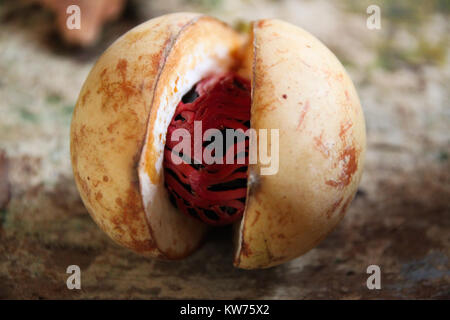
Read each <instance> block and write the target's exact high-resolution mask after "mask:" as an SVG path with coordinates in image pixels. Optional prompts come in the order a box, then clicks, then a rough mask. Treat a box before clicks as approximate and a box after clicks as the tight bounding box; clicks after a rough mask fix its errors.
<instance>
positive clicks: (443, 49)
mask: <svg viewBox="0 0 450 320" xmlns="http://www.w3.org/2000/svg"><path fill="white" fill-rule="evenodd" d="M69 4H79V5H80V7H81V27H82V29H81V31H80V32H78V33H77V31H74V32H70V30H68V29H67V28H65V22H66V19H67V17H68V14H67V13H66V8H67V6H68V5H69ZM372 4H375V5H378V6H379V7H380V9H381V29H379V30H377V29H375V30H370V29H368V28H367V25H366V21H367V18H368V17H369V14H367V12H366V10H367V7H368V6H369V5H372ZM175 11H198V12H204V13H207V14H210V15H213V16H216V17H218V18H220V19H222V20H224V21H226V22H228V23H229V24H231V25H232V26H233V27H235V28H236V29H238V30H240V31H245V30H247V29H248V22H249V21H251V20H254V19H259V18H273V17H275V18H281V19H284V20H286V21H289V22H291V23H294V24H296V25H298V26H301V27H302V28H304V29H306V30H308V31H309V32H311V33H312V34H314V35H315V36H316V37H318V38H319V39H320V40H321V41H322V42H324V43H325V44H326V45H327V46H328V47H329V48H330V49H331V50H332V51H333V52H334V53H335V54H336V55H337V57H338V58H339V59H340V60H341V62H342V63H343V64H344V66H345V67H346V69H347V70H348V72H349V74H350V76H351V78H352V79H353V81H354V83H355V86H356V88H357V91H358V93H359V96H360V99H361V103H362V106H363V109H364V114H365V117H366V122H367V134H368V137H367V138H368V151H367V159H366V167H365V172H364V176H363V179H362V183H361V185H360V189H359V191H358V194H357V197H356V198H355V200H354V201H353V203H352V205H351V207H350V209H349V212H348V213H347V216H346V217H345V219H344V220H343V221H342V223H341V224H340V225H339V226H338V228H337V229H336V230H335V231H334V232H333V233H332V234H331V235H330V236H329V237H328V238H327V239H326V240H325V241H323V242H322V243H321V244H320V246H319V247H318V248H316V249H314V250H312V251H311V252H309V253H308V254H306V255H305V256H303V257H302V258H300V259H297V260H295V261H292V262H290V263H287V264H285V265H282V266H279V267H276V268H272V269H268V270H258V271H250V272H249V271H243V270H237V269H234V268H233V267H232V248H231V244H230V242H231V241H230V240H229V230H228V229H226V228H225V229H219V231H218V232H216V233H215V235H212V236H210V238H209V239H208V242H207V244H205V245H204V246H203V247H202V248H201V249H200V250H199V251H198V252H197V253H195V254H194V255H193V256H191V257H190V258H188V259H187V260H184V261H180V262H162V261H155V260H148V259H145V258H142V257H140V256H137V255H135V254H133V253H131V252H129V251H127V250H125V249H122V248H120V247H118V246H117V245H115V244H114V243H112V241H111V240H109V239H108V238H107V237H106V236H105V235H104V234H103V232H101V231H100V229H99V228H98V227H97V226H96V225H95V224H94V222H93V221H92V220H91V218H90V217H89V215H88V214H87V211H86V210H85V209H84V206H83V204H82V202H81V200H80V198H79V196H78V193H77V191H76V188H75V184H74V181H73V177H72V171H71V165H70V159H69V126H70V120H71V115H72V111H73V108H74V105H75V103H76V100H77V96H78V93H79V90H80V88H81V85H82V84H83V81H84V79H85V78H86V76H87V74H88V72H89V70H90V68H91V67H92V66H93V64H94V63H95V61H96V59H97V58H98V56H99V55H100V54H101V53H102V52H103V51H104V50H105V49H106V48H107V47H108V46H109V45H110V44H111V43H112V42H113V41H114V40H115V39H117V38H118V37H119V36H120V35H121V34H123V33H124V32H126V31H127V30H129V29H130V28H132V27H133V26H136V25H137V24H139V23H141V22H143V21H145V20H147V19H150V18H152V17H156V16H159V15H161V14H165V13H169V12H175ZM449 14H450V1H448V0H430V1H421V2H413V1H405V0H399V1H394V0H379V1H375V0H372V1H366V0H363V1H356V0H354V1H322V0H320V1H299V0H278V1H276V0H261V1H256V0H242V1H238V0H227V1H225V0H162V1H160V0H153V1H144V0H129V1H125V0H123V1H122V0H114V1H109V0H94V1H76V0H73V1H65V0H53V1H52V0H39V1H26V0H20V1H19V0H15V1H13V0H11V1H8V0H0V298H3V299H4V298H10V299H23V298H31V299H49V298H62V299H80V298H148V299H152V298H163V299H166V298H219V299H225V298H228V299H234V298H250V299H264V298H267V299H269V298H275V299H276V298H284V299H312V298H319V299H326V298H331V299H359V298H364V299H372V298H388V299H396V298H400V299H404V298H433V299H449V298H450V271H449V270H450V268H449V265H450V264H449V257H450V246H449V243H450V159H449V155H450V90H449V87H450V67H449V34H450V32H449V31H450V24H449ZM71 264H77V265H79V266H80V267H81V271H82V290H72V291H71V290H68V289H67V287H66V279H67V276H68V275H67V274H66V268H67V266H68V265H71ZM370 264H376V265H379V266H380V267H381V271H382V280H381V281H382V282H381V283H382V289H381V290H368V289H367V287H366V279H367V277H368V275H367V274H366V268H367V266H369V265H370Z"/></svg>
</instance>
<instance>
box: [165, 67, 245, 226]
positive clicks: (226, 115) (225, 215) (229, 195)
mask: <svg viewBox="0 0 450 320" xmlns="http://www.w3.org/2000/svg"><path fill="white" fill-rule="evenodd" d="M250 105H251V96H250V82H249V81H248V80H245V79H243V78H241V77H240V76H238V75H237V74H234V73H232V72H229V73H225V74H216V75H212V76H209V77H206V78H204V79H203V80H201V81H200V82H198V83H197V84H196V85H195V86H194V87H193V88H192V89H191V90H190V91H189V92H187V93H186V94H185V95H184V96H183V98H182V99H181V101H180V103H179V104H178V106H177V108H176V111H175V114H174V116H173V118H172V120H171V122H170V125H169V127H168V129H167V135H166V145H165V150H164V162H163V166H164V179H165V186H166V188H167V190H168V192H169V198H170V201H171V202H172V204H173V205H174V206H175V207H178V208H179V209H180V210H181V211H182V212H183V213H184V214H187V215H189V216H191V217H194V218H197V219H200V220H201V221H203V222H205V223H207V224H210V225H215V226H220V225H226V224H230V223H232V222H234V221H236V220H237V219H239V218H240V217H241V216H242V214H243V212H244V207H245V198H246V194H247V167H248V149H249V140H248V138H247V137H244V136H243V135H240V136H238V137H236V138H235V137H233V141H228V139H226V134H225V132H226V129H233V130H237V129H241V130H243V131H244V132H245V131H246V130H247V129H248V128H249V127H250ZM194 121H201V124H202V130H203V132H206V131H207V130H208V129H218V130H220V132H221V134H222V141H223V150H222V153H221V154H219V155H216V154H215V152H216V151H217V149H214V150H213V151H211V150H212V149H210V150H209V151H211V155H212V156H214V157H215V158H216V159H217V158H221V159H222V163H212V164H207V163H205V162H204V161H203V160H201V159H200V161H199V163H197V161H198V160H199V159H195V163H192V162H193V161H191V159H192V158H191V157H190V155H184V154H181V153H177V152H175V151H174V150H173V148H174V147H175V146H176V145H177V144H178V143H179V142H178V141H172V135H173V134H174V132H175V130H177V129H185V130H187V131H188V132H189V134H190V137H194ZM203 132H202V134H203ZM212 138H214V140H213V139H212ZM212 138H211V139H210V140H212V141H204V140H202V148H201V151H202V155H203V152H204V151H205V149H208V148H210V147H211V146H212V144H213V142H216V141H215V139H216V138H215V137H214V136H213V137H212ZM190 144H191V150H194V139H191V141H190ZM242 144H244V145H245V154H244V153H242V152H241V153H238V150H239V147H238V145H239V146H241V147H242ZM219 151H220V150H219ZM229 152H234V155H235V156H234V161H233V163H231V164H229V163H227V161H226V155H227V153H229ZM192 153H193V151H192ZM243 156H244V157H245V162H244V163H237V162H239V161H237V159H238V158H241V159H242V157H243ZM173 157H179V158H181V159H183V161H182V162H181V163H180V164H175V163H174V161H173Z"/></svg>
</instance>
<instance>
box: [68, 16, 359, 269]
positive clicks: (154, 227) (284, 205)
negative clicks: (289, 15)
mask: <svg viewBox="0 0 450 320" xmlns="http://www.w3.org/2000/svg"><path fill="white" fill-rule="evenodd" d="M230 72H231V73H232V77H234V78H233V79H235V78H239V79H244V80H241V81H238V82H237V83H235V84H234V85H235V86H238V87H243V88H245V84H244V85H243V84H242V83H244V82H245V81H248V83H249V87H248V89H249V90H250V92H249V97H250V101H249V105H248V108H249V116H250V120H249V123H248V122H245V119H244V118H242V117H238V119H237V120H236V119H231V120H230V119H226V121H232V120H233V121H235V122H233V123H235V124H236V126H237V127H240V126H241V124H244V123H245V124H246V125H249V127H251V128H252V129H255V130H256V132H260V131H259V130H260V129H266V130H269V131H270V130H271V129H274V130H275V129H276V130H278V131H277V132H278V140H277V141H276V143H277V148H275V149H278V150H277V151H278V152H277V154H278V159H279V163H278V170H277V172H276V173H274V174H268V175H267V174H266V175H265V174H261V170H262V169H264V167H265V166H266V165H265V164H264V163H262V162H260V161H257V162H256V163H248V162H246V165H245V168H247V170H245V168H244V170H242V166H241V167H240V169H239V172H241V173H243V174H240V175H239V177H240V179H241V181H242V178H243V177H244V178H246V180H245V181H246V184H245V185H244V186H243V185H242V184H241V185H239V188H241V189H239V190H240V191H239V192H236V193H233V192H232V193H226V194H225V193H223V192H222V193H218V194H217V196H216V197H213V198H214V199H215V200H214V201H216V202H214V201H209V200H211V199H208V196H206V200H205V199H204V198H201V199H199V197H201V196H202V195H201V194H200V193H201V192H203V193H204V189H205V188H203V187H204V185H203V182H198V181H206V180H202V179H203V178H202V176H201V175H199V174H200V173H201V174H204V173H203V172H200V173H199V171H198V170H199V169H198V168H196V170H197V171H196V172H192V175H195V176H196V177H197V176H198V177H200V178H198V179H197V180H195V181H197V182H196V183H197V185H196V186H195V187H196V188H198V190H203V191H201V192H200V191H198V192H193V191H192V190H193V189H195V188H194V186H193V185H192V186H189V183H186V182H185V181H184V182H183V183H182V184H181V185H182V186H185V185H186V184H188V186H185V187H186V188H187V189H189V190H190V195H189V197H190V199H186V198H187V197H188V195H187V194H185V196H182V195H179V193H184V192H185V190H183V189H182V188H180V186H175V184H176V183H179V182H180V181H173V182H169V180H170V179H171V178H169V177H167V168H168V167H169V166H171V165H172V164H171V163H170V161H169V162H168V161H166V157H167V146H168V144H167V142H166V139H167V137H168V136H169V135H170V132H169V133H168V128H169V126H171V125H175V124H176V123H178V124H180V126H182V125H184V124H181V123H179V122H176V121H183V120H185V119H184V118H183V117H181V118H177V119H175V117H174V115H175V113H176V111H177V110H180V114H183V113H182V112H185V111H186V110H185V109H186V108H187V109H189V110H188V111H189V112H194V113H193V114H195V112H196V110H200V109H195V108H194V102H189V101H188V102H186V103H187V104H188V103H191V104H192V105H189V106H187V107H186V106H183V103H184V102H183V101H182V99H183V98H184V97H186V94H188V93H190V92H191V93H192V90H193V88H194V89H195V88H196V86H202V83H203V82H204V81H206V80H205V79H208V77H210V76H211V75H227V74H229V73H230ZM223 77H226V76H223ZM241 82H242V83H241ZM230 83H231V82H230ZM214 85H215V84H214ZM223 85H226V83H225V84H223ZM230 86H232V85H230ZM250 86H251V87H250ZM205 87H207V86H205ZM208 90H209V89H205V95H206V96H205V98H204V99H211V101H213V100H214V99H213V98H214V95H213V94H212V93H210V92H209V91H208ZM211 90H212V89H211ZM217 90H218V91H220V90H221V89H220V88H219V89H217ZM227 90H228V89H227ZM222 91H223V90H222ZM235 91H236V90H234V89H233V87H230V89H229V92H230V93H229V95H230V97H231V96H232V95H235V94H234V93H232V92H235ZM227 92H228V91H227ZM208 97H209V98H208ZM202 99H203V98H202ZM223 99H224V100H228V96H226V95H225V96H224V98H223ZM230 99H232V98H230ZM216 100H217V99H216ZM214 101H215V100H214ZM230 101H231V100H230ZM215 103H216V104H217V103H221V101H220V100H219V101H218V102H217V101H216V102H215ZM223 104H224V107H223V108H226V106H225V105H226V103H225V102H224V103H223ZM199 105H200V104H199ZM228 105H232V103H228ZM199 108H200V107H199ZM216 109H217V108H216ZM216 109H215V108H213V105H212V104H208V105H207V107H204V110H206V111H207V112H209V113H210V116H215V112H216V111H214V110H216ZM177 112H178V111H177ZM177 114H178V113H177ZM180 119H181V120H180ZM202 119H209V118H208V117H206V118H205V117H203V118H202ZM221 121H222V120H217V121H216V122H214V123H217V126H223V123H222V122H221ZM236 121H237V122H236ZM214 123H213V124H214ZM186 125H187V124H186ZM219 129H220V128H219ZM259 138H260V137H258V139H259ZM365 139H366V137H365V123H364V116H363V112H362V109H361V106H360V102H359V99H358V96H357V93H356V90H355V88H354V86H353V83H352V81H351V80H350V78H349V76H348V75H347V73H346V72H345V70H344V68H343V66H342V65H341V64H340V62H339V61H338V60H337V58H336V57H335V56H334V55H333V54H332V53H331V51H329V50H328V49H327V48H326V47H325V46H324V45H323V44H322V43H321V42H320V41H319V40H317V39H316V38H315V37H313V36H312V35H311V34H309V33H307V32H306V31H304V30H302V29H300V28H298V27H296V26H294V25H291V24H289V23H286V22H283V21H280V20H274V19H267V20H260V21H256V22H254V23H252V28H251V31H250V34H249V35H241V34H238V33H237V32H236V31H234V30H233V29H232V28H230V27H229V26H227V25H226V24H224V23H222V22H220V21H218V20H217V19H215V18H212V17H208V16H204V15H201V14H195V13H175V14H169V15H165V16H161V17H158V18H155V19H152V20H150V21H147V22H145V23H143V24H141V25H139V26H137V27H136V28H134V29H132V30H130V31H129V32H127V33H126V34H125V35H123V36H122V37H120V38H119V39H118V40H117V41H116V42H115V43H113V44H112V45H111V47H110V48H108V49H107V50H106V51H105V53H104V54H103V55H102V56H101V57H100V59H99V60H98V61H97V63H96V64H95V66H94V67H93V69H92V71H91V72H90V74H89V76H88V78H87V80H86V82H85V84H84V85H83V88H82V90H81V92H80V96H79V99H78V102H77V105H76V107H75V111H74V114H73V119H72V125H71V159H72V165H73V172H74V176H75V181H76V184H77V187H78V190H79V192H80V195H81V198H82V200H83V202H84V204H85V206H86V208H87V210H88V211H89V213H90V214H91V216H92V217H93V219H94V220H95V222H96V223H97V224H98V225H99V226H100V227H101V228H102V229H103V230H104V231H105V232H106V233H107V234H108V235H109V236H110V237H111V238H112V239H113V240H114V241H116V242H117V243H119V244H121V245H123V246H125V247H127V248H129V249H131V250H133V251H135V252H137V253H140V254H144V255H147V256H150V257H156V258H162V259H181V258H184V257H186V256H188V255H189V254H191V253H192V252H193V251H194V250H195V249H196V248H197V247H198V246H199V245H200V244H201V242H202V241H203V239H204V236H205V234H206V233H207V232H208V231H209V230H211V228H213V227H211V226H210V225H208V224H207V223H204V222H203V221H202V220H208V219H206V218H203V219H202V218H201V217H200V218H194V217H192V216H189V214H186V212H185V213H183V212H182V211H183V210H184V211H188V209H194V210H195V211H196V212H197V213H199V212H200V215H201V216H202V217H206V216H207V215H203V214H204V213H205V212H206V211H204V210H209V209H207V208H206V207H205V206H211V208H214V209H212V211H213V212H215V214H217V215H218V216H219V217H218V219H219V221H220V222H221V221H225V220H227V216H226V214H228V213H229V214H230V215H232V214H234V213H235V212H236V211H234V209H236V208H234V207H233V204H235V205H236V207H237V209H239V208H241V209H242V210H241V212H240V213H239V214H241V215H242V217H239V218H238V219H230V220H229V222H233V221H234V245H235V255H234V265H235V266H236V267H239V268H244V269H255V268H266V267H271V266H275V265H278V264H281V263H283V262H286V261H289V260H291V259H294V258H296V257H298V256H300V255H302V254H304V253H305V252H307V251H308V250H310V249H311V248H313V247H315V246H316V245H317V244H318V243H319V242H320V241H321V240H323V239H324V238H325V237H326V235H327V234H329V233H330V232H331V231H332V230H333V229H334V227H335V226H336V225H337V223H338V222H339V221H340V220H341V219H342V217H343V216H344V214H345V212H346V210H347V209H348V206H349V204H350V202H351V201H352V199H353V197H354V195H355V193H356V190H357V186H358V183H359V181H360V178H361V174H362V169H363V165H364V155H365V148H366V141H365ZM269 141H271V140H270V139H269ZM269 150H270V146H269ZM165 154H166V155H165ZM188 169H189V168H188ZM202 169H203V168H202ZM220 169H221V167H220V165H219V167H217V170H220ZM186 170H187V169H186V168H185V169H183V170H179V172H178V178H180V177H182V178H184V179H186V181H188V182H189V181H193V180H192V179H191V180H190V176H189V174H187V173H186ZM214 172H215V171H214ZM220 176H221V177H222V176H223V175H220ZM214 179H215V178H214ZM233 179H234V178H233ZM175 180H176V179H175ZM208 181H209V180H208ZM168 182H169V183H168ZM211 183H214V181H213V182H211ZM192 184H193V183H192ZM243 187H244V188H245V189H244V192H242V191H243V190H242V188H243ZM186 188H185V189H186ZM227 190H228V189H227ZM222 191H223V190H222ZM206 194H207V195H208V194H210V193H206ZM230 194H231V195H230ZM171 195H172V199H171ZM174 195H175V198H176V199H175V202H174V201H173V196H174ZM191 195H192V196H191ZM242 195H245V197H244V198H242V197H241V196H242ZM177 196H179V197H178V198H177ZM223 197H226V198H227V199H228V200H229V201H230V202H229V203H228V204H229V205H228V206H224V205H220V203H222V202H221V201H222V198H223ZM171 200H172V202H171ZM207 200H208V201H207ZM238 200H239V201H241V202H242V203H243V205H242V206H240V205H239V203H238V202H236V201H238ZM174 204H175V205H174ZM177 204H178V205H177ZM222 204H223V203H222ZM183 205H184V206H185V208H184V209H183V210H180V208H179V207H180V206H183ZM177 207H178V208H177ZM229 207H231V209H229ZM223 208H226V209H223ZM237 209H236V210H237ZM220 210H222V211H220ZM206 213H210V214H211V215H210V216H209V217H213V218H214V219H215V218H216V216H214V214H213V213H211V212H206ZM214 219H213V220H214ZM211 224H213V223H211Z"/></svg>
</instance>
